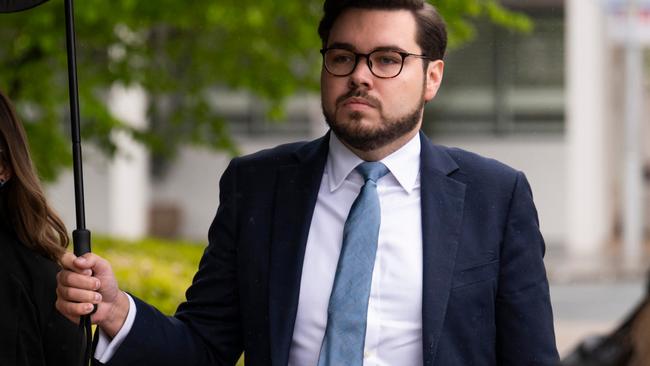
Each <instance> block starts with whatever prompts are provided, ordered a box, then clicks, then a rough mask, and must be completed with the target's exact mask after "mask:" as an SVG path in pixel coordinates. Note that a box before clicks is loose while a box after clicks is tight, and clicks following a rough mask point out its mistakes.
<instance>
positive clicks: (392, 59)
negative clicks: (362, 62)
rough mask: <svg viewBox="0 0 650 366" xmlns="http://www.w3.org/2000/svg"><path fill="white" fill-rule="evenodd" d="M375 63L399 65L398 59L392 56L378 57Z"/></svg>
mask: <svg viewBox="0 0 650 366" xmlns="http://www.w3.org/2000/svg"><path fill="white" fill-rule="evenodd" d="M375 62H377V63H379V64H381V65H394V64H399V63H400V58H399V57H395V56H392V55H378V56H377V61H375Z"/></svg>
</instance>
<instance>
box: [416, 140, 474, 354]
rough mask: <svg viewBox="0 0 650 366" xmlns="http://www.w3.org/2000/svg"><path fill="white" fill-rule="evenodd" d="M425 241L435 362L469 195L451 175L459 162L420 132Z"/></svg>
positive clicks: (427, 318) (426, 341) (429, 343)
mask: <svg viewBox="0 0 650 366" xmlns="http://www.w3.org/2000/svg"><path fill="white" fill-rule="evenodd" d="M420 141H421V146H422V150H421V165H420V183H421V205H422V244H423V276H424V278H423V286H422V287H423V288H422V343H423V351H424V353H423V356H424V364H425V365H433V362H434V360H435V355H436V348H437V344H438V339H439V337H440V333H441V331H442V326H443V323H444V320H445V313H446V309H447V301H448V300H449V295H450V291H451V282H452V277H453V273H454V267H455V263H456V251H457V249H458V241H459V237H460V229H461V222H462V218H463V205H464V199H465V184H463V183H460V182H458V181H456V180H454V179H452V178H449V177H448V175H449V174H450V173H451V172H453V171H455V170H457V169H458V166H457V165H456V163H455V162H454V161H453V160H452V159H451V157H450V156H449V155H448V154H447V153H446V152H444V151H443V150H441V149H440V148H438V147H436V146H434V145H433V144H431V142H430V141H429V139H428V138H427V137H426V136H425V135H424V134H422V133H421V134H420Z"/></svg>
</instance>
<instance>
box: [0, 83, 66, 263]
mask: <svg viewBox="0 0 650 366" xmlns="http://www.w3.org/2000/svg"><path fill="white" fill-rule="evenodd" d="M0 166H2V168H3V169H4V170H7V169H8V171H9V172H10V173H11V178H10V179H9V180H8V181H7V183H6V184H5V185H4V186H3V187H2V188H0V217H2V221H4V223H5V226H7V227H8V229H10V230H13V232H14V233H15V235H16V237H17V238H18V240H19V241H21V242H22V243H23V244H24V245H25V246H27V247H28V248H31V249H32V250H35V251H36V252H38V253H40V254H42V255H44V256H45V257H47V258H50V259H52V260H54V261H58V260H59V258H60V257H61V255H63V253H64V252H65V248H66V247H67V246H68V244H69V239H68V234H67V231H66V229H65V225H64V224H63V221H61V219H60V218H59V217H58V216H57V214H56V213H55V212H54V211H53V210H52V208H50V206H49V205H48V203H47V200H46V199H45V194H44V193H43V189H42V187H41V183H40V180H39V178H38V176H37V174H36V171H35V169H34V165H33V164H32V160H31V158H30V155H29V146H28V144H27V138H26V134H25V130H24V128H23V126H22V124H21V123H20V121H19V120H18V118H17V116H16V112H15V110H14V108H13V105H12V104H11V102H10V101H9V98H7V97H6V96H5V95H4V94H3V93H2V92H1V91H0Z"/></svg>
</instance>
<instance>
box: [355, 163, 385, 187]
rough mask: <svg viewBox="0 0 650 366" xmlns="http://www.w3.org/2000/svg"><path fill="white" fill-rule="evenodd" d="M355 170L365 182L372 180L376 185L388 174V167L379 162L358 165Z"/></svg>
mask: <svg viewBox="0 0 650 366" xmlns="http://www.w3.org/2000/svg"><path fill="white" fill-rule="evenodd" d="M355 169H356V170H357V172H359V174H361V175H362V176H363V180H364V181H366V182H367V181H369V180H371V181H373V182H375V183H376V182H377V180H379V178H381V177H383V176H384V175H386V174H388V168H386V165H384V164H383V163H380V162H378V161H366V162H364V163H361V164H359V165H357V167H356V168H355Z"/></svg>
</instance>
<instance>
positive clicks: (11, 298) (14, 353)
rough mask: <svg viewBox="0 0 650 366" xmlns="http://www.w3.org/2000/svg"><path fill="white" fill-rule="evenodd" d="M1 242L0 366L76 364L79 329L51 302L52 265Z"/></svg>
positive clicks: (52, 288)
mask: <svg viewBox="0 0 650 366" xmlns="http://www.w3.org/2000/svg"><path fill="white" fill-rule="evenodd" d="M2 245H5V246H6V247H5V248H4V249H5V250H4V251H3V253H2V254H3V255H4V257H3V262H4V263H2V265H3V266H2V267H3V271H2V273H0V314H1V315H0V344H1V345H2V346H1V347H0V365H15V366H37V365H43V366H55V365H69V366H74V365H80V364H81V342H82V337H81V332H80V331H79V329H78V327H77V326H76V325H75V324H73V323H72V322H70V321H69V320H68V319H66V318H65V317H63V316H62V315H61V314H60V313H59V312H58V311H56V309H55V307H54V302H55V300H56V294H55V286H56V279H55V275H56V271H57V269H58V268H57V266H56V264H55V263H53V262H51V261H49V260H47V259H45V258H43V257H41V256H39V255H38V254H35V253H33V252H31V251H30V250H28V249H27V248H25V247H22V244H20V243H18V242H11V243H7V242H3V243H2ZM9 245H11V246H12V247H9Z"/></svg>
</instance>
